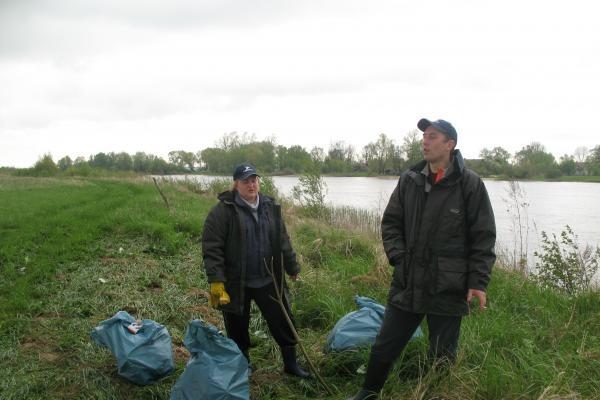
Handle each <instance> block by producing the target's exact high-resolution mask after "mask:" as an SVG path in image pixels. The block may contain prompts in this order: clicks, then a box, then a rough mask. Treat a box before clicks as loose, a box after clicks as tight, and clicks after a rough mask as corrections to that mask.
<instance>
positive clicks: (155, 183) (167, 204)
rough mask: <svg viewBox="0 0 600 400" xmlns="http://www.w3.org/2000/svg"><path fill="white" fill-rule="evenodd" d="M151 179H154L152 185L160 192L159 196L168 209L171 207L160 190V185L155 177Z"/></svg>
mask: <svg viewBox="0 0 600 400" xmlns="http://www.w3.org/2000/svg"><path fill="white" fill-rule="evenodd" d="M152 180H153V181H154V186H156V190H158V193H160V197H162V199H163V201H164V202H165V206H167V210H169V211H170V210H171V207H170V206H169V201H168V200H167V198H166V197H165V195H164V194H163V192H162V190H160V187H159V186H158V182H157V181H156V178H155V177H152Z"/></svg>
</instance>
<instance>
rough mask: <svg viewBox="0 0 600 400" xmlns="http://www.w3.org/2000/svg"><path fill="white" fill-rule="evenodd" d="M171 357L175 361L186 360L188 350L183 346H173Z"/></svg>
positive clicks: (187, 358)
mask: <svg viewBox="0 0 600 400" xmlns="http://www.w3.org/2000/svg"><path fill="white" fill-rule="evenodd" d="M173 358H174V359H175V361H183V362H187V361H188V360H189V359H190V352H189V351H188V350H187V349H186V348H185V347H183V346H175V348H174V349H173Z"/></svg>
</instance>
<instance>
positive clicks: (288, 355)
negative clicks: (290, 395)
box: [281, 346, 310, 379]
mask: <svg viewBox="0 0 600 400" xmlns="http://www.w3.org/2000/svg"><path fill="white" fill-rule="evenodd" d="M281 356H282V358H283V372H285V373H286V374H290V375H294V376H297V377H299V378H303V379H306V378H310V374H309V373H308V372H306V371H305V370H303V369H302V368H300V366H299V365H298V360H297V359H296V346H285V347H282V348H281Z"/></svg>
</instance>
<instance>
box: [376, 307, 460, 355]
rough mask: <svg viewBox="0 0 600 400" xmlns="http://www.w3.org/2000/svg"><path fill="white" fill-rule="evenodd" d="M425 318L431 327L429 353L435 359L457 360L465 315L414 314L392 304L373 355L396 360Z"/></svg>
mask: <svg viewBox="0 0 600 400" xmlns="http://www.w3.org/2000/svg"><path fill="white" fill-rule="evenodd" d="M425 317H427V326H428V328H429V355H430V356H431V357H433V358H436V359H441V358H447V359H448V360H450V361H452V360H454V359H455V358H456V351H457V349H458V337H459V335H460V323H461V321H462V317H460V316H458V317H455V316H444V315H432V314H415V313H411V312H408V311H403V310H400V309H399V308H396V307H393V306H390V305H388V307H386V309H385V315H384V317H383V323H382V325H381V329H380V331H379V334H378V335H377V339H376V340H375V343H374V344H373V347H372V348H371V357H376V358H377V359H378V360H380V361H382V362H388V363H393V362H394V361H395V360H396V358H398V356H399V355H400V353H402V350H404V348H405V347H406V345H407V344H408V342H409V340H410V338H411V337H412V335H413V334H414V333H415V331H416V330H417V328H418V327H419V325H420V324H421V321H423V318H425Z"/></svg>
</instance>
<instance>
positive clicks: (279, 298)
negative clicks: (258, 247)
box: [264, 257, 335, 395]
mask: <svg viewBox="0 0 600 400" xmlns="http://www.w3.org/2000/svg"><path fill="white" fill-rule="evenodd" d="M282 259H283V257H282ZM264 262H265V266H266V268H267V272H269V274H270V275H271V278H273V286H274V287H275V295H276V296H277V298H276V299H275V298H273V297H271V298H272V299H273V300H274V301H276V302H277V303H279V307H281V311H282V312H283V315H284V316H285V320H286V321H287V323H288V325H289V327H290V328H291V330H292V333H293V335H294V338H295V339H296V341H297V342H298V347H300V350H301V351H302V354H304V358H306V362H307V363H308V366H309V367H310V370H311V371H312V373H313V374H314V375H315V376H316V377H317V379H318V381H319V383H320V384H321V385H323V387H324V388H325V390H327V393H329V394H330V395H335V392H334V391H333V389H331V388H330V387H329V385H327V383H326V382H325V380H324V379H323V377H322V376H321V374H319V371H317V368H316V367H315V365H314V364H313V362H312V360H311V359H310V357H309V356H308V353H307V352H306V349H305V348H304V346H303V345H302V342H301V341H300V336H298V332H297V331H296V327H295V326H294V323H293V322H292V319H291V318H290V315H289V314H288V311H287V309H286V308H285V303H284V301H283V282H284V279H283V265H281V280H280V282H277V278H276V276H275V273H274V272H275V271H274V270H273V269H274V267H273V258H271V267H270V268H269V265H268V264H267V261H266V260H264Z"/></svg>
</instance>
